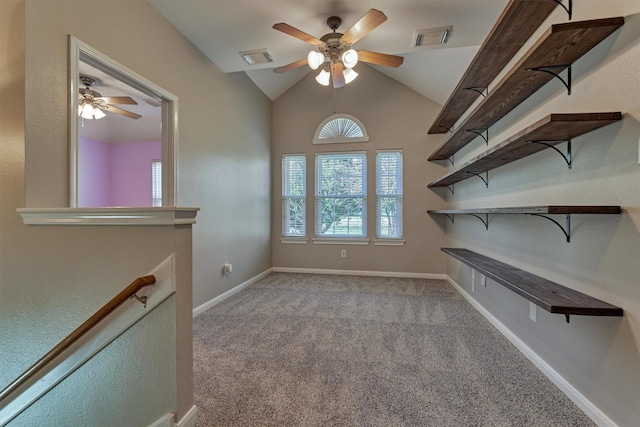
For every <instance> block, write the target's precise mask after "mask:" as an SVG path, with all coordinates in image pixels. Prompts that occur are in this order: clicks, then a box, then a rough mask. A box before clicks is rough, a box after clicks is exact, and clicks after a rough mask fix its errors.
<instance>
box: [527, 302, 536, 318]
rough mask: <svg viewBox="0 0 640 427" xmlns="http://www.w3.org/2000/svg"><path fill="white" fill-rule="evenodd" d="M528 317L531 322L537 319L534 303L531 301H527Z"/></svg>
mask: <svg viewBox="0 0 640 427" xmlns="http://www.w3.org/2000/svg"><path fill="white" fill-rule="evenodd" d="M529 319H531V321H532V322H535V321H536V320H537V312H536V305H535V304H534V303H532V302H531V301H529Z"/></svg>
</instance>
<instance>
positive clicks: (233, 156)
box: [0, 0, 271, 425]
mask: <svg viewBox="0 0 640 427" xmlns="http://www.w3.org/2000/svg"><path fill="white" fill-rule="evenodd" d="M81 3H82V4H80V2H73V1H40V0H29V1H26V2H25V1H22V0H9V1H2V2H0V5H1V6H2V13H0V17H1V22H0V29H1V30H0V31H2V39H1V40H2V43H0V48H1V49H2V53H3V55H2V58H3V60H5V58H6V59H7V62H6V63H5V62H3V63H2V73H0V90H1V91H2V98H1V99H2V102H1V103H0V106H1V108H2V114H1V115H0V120H1V123H2V144H1V150H2V156H1V161H2V169H1V170H2V175H1V177H2V180H1V182H0V185H1V194H2V206H1V209H2V211H1V213H2V216H1V217H0V231H1V233H2V234H1V236H2V237H1V239H0V241H1V242H2V243H1V244H2V246H1V247H0V249H1V259H0V263H1V264H0V267H1V268H0V294H1V296H2V297H1V298H0V323H1V324H2V325H3V327H2V328H0V347H1V348H0V365H1V366H2V369H1V370H0V384H1V385H5V384H6V383H8V382H9V381H10V380H12V379H13V378H14V377H15V376H17V375H18V374H19V373H20V372H21V371H22V370H24V369H26V368H27V367H28V366H29V365H30V364H31V363H32V362H33V361H35V360H37V359H38V358H39V357H40V356H41V355H42V354H44V353H45V352H46V351H47V350H49V349H50V348H51V347H52V346H53V345H55V344H56V343H57V342H58V341H59V340H60V339H62V338H63V337H64V336H65V335H66V334H68V333H69V332H70V331H72V330H73V329H74V328H75V327H77V326H78V325H79V324H80V323H82V322H83V321H84V320H86V319H87V318H88V317H89V316H90V315H91V314H93V313H94V312H95V311H96V310H97V309H98V308H100V307H101V306H102V305H103V304H104V303H106V302H107V301H108V300H109V299H110V298H112V297H113V296H114V295H116V294H117V293H118V292H119V291H120V290H121V289H122V288H124V287H125V286H126V285H127V284H128V283H129V282H130V281H131V280H133V279H134V278H135V277H138V276H140V275H143V274H146V273H147V272H148V271H150V270H151V269H152V268H153V267H155V266H156V265H157V264H159V263H160V262H161V261H162V260H164V259H165V258H166V257H167V256H168V255H169V254H171V253H173V252H174V251H178V252H179V256H184V257H185V258H181V259H179V260H178V264H179V270H180V269H181V266H185V265H187V264H190V262H191V253H190V251H189V248H188V246H189V245H190V243H191V237H190V235H188V234H189V233H185V231H186V230H184V229H183V228H182V227H178V230H174V228H173V227H170V226H168V227H156V226H151V227H34V226H30V227H27V226H25V225H23V224H22V220H21V218H20V216H19V215H18V214H17V213H16V209H17V208H22V207H25V206H26V207H64V206H66V203H67V199H68V197H67V191H68V188H67V155H68V150H67V144H68V141H67V98H68V94H67V87H68V81H67V74H68V73H67V36H68V34H72V35H74V36H75V37H77V38H78V39H80V40H82V41H83V42H85V43H87V44H89V45H91V46H92V47H94V48H96V49H97V50H99V51H101V52H102V53H104V54H105V55H107V56H109V57H111V58H113V59H114V60H116V61H118V62H120V63H121V64H123V65H125V66H126V67H128V68H130V69H132V70H134V71H135V72H137V73H138V74H141V75H143V76H144V77H146V78H147V79H149V80H151V81H152V82H154V83H156V84H158V85H159V86H161V87H163V88H165V89H166V90H168V91H170V92H172V93H173V94H175V95H177V96H178V98H179V107H180V116H179V121H180V125H179V154H180V165H179V170H180V173H179V184H178V187H179V188H178V192H179V204H181V205H183V206H184V205H189V206H199V207H201V208H202V210H201V211H200V213H199V215H198V218H197V220H198V223H197V224H196V225H195V228H194V241H193V247H194V248H193V259H194V268H193V270H194V271H193V282H194V291H193V297H192V294H191V292H190V291H189V292H182V293H179V294H177V295H176V297H175V298H170V299H168V300H167V301H166V302H165V303H164V304H163V306H161V307H158V309H157V310H158V313H152V315H151V316H150V317H148V318H146V319H144V320H143V321H142V322H140V323H139V324H137V325H136V326H135V327H134V328H133V329H131V330H130V331H128V332H127V333H126V334H125V335H123V336H122V337H120V338H119V339H118V341H117V342H115V343H114V345H113V346H111V347H110V348H108V349H106V350H104V351H103V352H102V353H101V355H100V356H99V357H98V358H97V359H95V361H90V362H89V363H87V364H86V365H85V366H84V367H83V368H81V369H80V370H79V371H78V372H76V373H75V374H74V375H73V376H72V377H71V378H69V380H68V384H65V385H63V386H61V387H62V388H60V392H56V393H55V395H51V396H52V397H46V398H44V399H42V400H41V401H40V402H38V403H37V404H36V405H37V406H36V407H34V408H33V409H32V410H29V411H27V412H25V413H24V414H23V415H21V416H20V418H18V419H16V421H15V424H16V425H47V422H51V421H47V417H48V416H52V415H56V414H62V413H64V415H65V416H69V417H71V419H77V420H79V421H78V422H79V423H80V424H84V425H87V424H92V425H99V423H100V422H104V423H105V424H104V425H145V424H149V423H151V422H152V421H154V420H155V419H157V418H158V417H159V416H161V415H163V414H165V413H167V412H175V411H178V412H179V413H180V414H181V415H184V413H185V411H186V410H187V409H189V408H190V406H191V404H192V400H191V399H192V396H191V393H190V392H186V393H183V394H181V395H177V394H179V393H180V390H183V391H184V390H185V389H186V390H188V391H190V388H189V387H190V384H191V381H192V380H191V371H190V366H186V365H181V361H184V360H185V359H184V357H181V356H186V355H190V354H191V345H190V344H191V341H190V337H191V330H190V325H191V323H190V322H191V309H192V307H193V306H194V304H195V305H199V304H201V303H203V302H206V301H208V300H209V299H211V298H213V297H214V296H216V295H219V294H220V293H222V292H224V291H225V290H227V289H230V288H232V287H233V286H236V285H237V284H239V283H242V282H244V281H245V280H247V279H249V278H251V277H253V276H255V275H256V274H258V273H261V272H263V271H265V270H266V269H268V268H269V267H270V266H271V252H270V245H271V236H270V172H269V168H270V157H269V149H270V147H269V144H270V119H271V102H270V101H269V99H268V98H267V97H266V96H265V95H263V94H262V93H261V92H260V91H259V90H258V89H257V88H256V87H255V86H254V85H253V83H252V82H251V80H250V79H249V78H247V77H246V76H245V75H244V74H232V75H225V74H223V73H222V72H221V71H220V70H219V69H218V68H217V67H216V66H215V65H213V64H212V63H211V62H210V61H209V60H208V59H206V58H205V57H204V56H203V55H202V54H201V52H200V51H198V50H197V49H196V48H195V47H194V46H193V45H191V44H190V43H189V42H188V41H187V40H186V39H185V38H184V37H183V36H182V35H180V34H179V33H178V32H177V31H176V30H175V28H173V27H172V26H171V25H170V24H168V23H167V22H166V21H165V20H164V18H162V17H161V16H160V15H158V14H157V12H156V11H155V10H154V9H153V8H151V7H150V6H149V5H148V4H147V3H146V2H144V1H117V0H115V1H108V2H102V1H86V2H85V1H83V2H81ZM104 23H108V24H107V25H106V27H105V24H104ZM22 40H24V43H23V42H22ZM5 52H6V54H5ZM25 100H26V101H25ZM221 224H222V225H221ZM187 258H188V259H187ZM227 261H229V262H233V263H234V273H233V274H232V275H231V277H230V278H229V279H225V278H224V277H223V275H222V274H221V272H220V270H221V268H222V265H223V263H224V262H227ZM179 275H180V276H181V277H179V278H178V280H180V281H182V282H185V283H186V282H190V280H191V274H190V269H189V271H188V272H187V271H184V270H182V271H181V272H179ZM185 298H187V300H186V301H185ZM185 304H186V305H185ZM185 306H186V308H187V310H186V313H187V314H186V316H185V310H184V308H185ZM185 325H186V327H185ZM158 337H166V339H165V340H159V341H158V340H157V338H158ZM187 338H188V339H187ZM122 357H125V358H129V359H131V360H134V361H135V363H132V364H130V365H126V366H124V365H119V366H118V367H117V369H114V365H115V364H116V361H117V360H122ZM145 367H147V368H149V369H151V370H152V371H153V375H147V374H146V373H145V372H144V371H145V369H146V368H145ZM176 377H177V378H176ZM181 382H182V383H183V384H182V385H181ZM96 384H99V385H100V386H99V387H97V386H96ZM87 387H89V388H90V389H91V396H90V397H88V398H87V399H85V400H83V403H79V404H77V405H75V406H74V407H72V406H73V405H70V403H71V402H74V403H75V401H76V400H82V398H84V397H85V396H86V395H87V394H88V391H87ZM113 390H119V391H122V392H121V393H113ZM62 395H63V396H64V399H60V398H59V397H60V396H62ZM140 396H147V397H148V398H144V399H141V398H140ZM98 402H100V405H102V406H100V407H95V406H94V405H95V404H97V403H98ZM115 408H119V410H115ZM133 408H139V410H134V409H133ZM89 409H91V410H89ZM109 412H110V416H111V418H106V417H103V415H104V414H107V413H109ZM92 416H95V417H96V418H100V419H101V420H100V421H96V420H95V419H91V418H90V417H92ZM74 417H77V418H74ZM87 417H89V418H87ZM83 420H84V421H87V420H91V421H90V422H89V421H87V422H84V421H83ZM55 422H56V423H57V421H55Z"/></svg>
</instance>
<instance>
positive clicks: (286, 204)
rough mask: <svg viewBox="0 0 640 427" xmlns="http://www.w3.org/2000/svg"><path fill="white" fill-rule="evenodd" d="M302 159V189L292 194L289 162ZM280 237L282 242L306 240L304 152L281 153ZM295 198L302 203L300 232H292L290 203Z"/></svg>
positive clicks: (305, 164) (305, 156) (305, 161)
mask: <svg viewBox="0 0 640 427" xmlns="http://www.w3.org/2000/svg"><path fill="white" fill-rule="evenodd" d="M294 161H297V162H300V161H302V163H301V164H302V191H301V192H300V194H292V193H293V191H292V188H291V185H290V181H291V180H290V176H289V173H290V171H291V169H290V167H291V162H294ZM281 182H282V238H281V239H280V240H281V242H283V243H306V242H307V239H306V237H307V155H306V154H305V153H295V154H283V155H282V181H281ZM294 200H297V201H298V202H301V203H302V213H301V219H302V232H301V233H292V232H291V231H290V230H291V217H290V215H289V213H290V205H291V203H292V201H294Z"/></svg>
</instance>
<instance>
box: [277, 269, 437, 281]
mask: <svg viewBox="0 0 640 427" xmlns="http://www.w3.org/2000/svg"><path fill="white" fill-rule="evenodd" d="M272 270H273V272H274V273H306V274H339V275H343V276H373V277H406V278H410V279H436V280H446V279H447V275H446V274H434V273H411V272H408V273H407V272H400V271H368V270H331V269H324V268H292V267H273V268H272Z"/></svg>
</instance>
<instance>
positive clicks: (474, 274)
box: [471, 270, 476, 292]
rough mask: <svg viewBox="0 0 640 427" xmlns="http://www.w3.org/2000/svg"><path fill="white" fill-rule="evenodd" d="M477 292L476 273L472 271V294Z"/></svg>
mask: <svg viewBox="0 0 640 427" xmlns="http://www.w3.org/2000/svg"><path fill="white" fill-rule="evenodd" d="M475 291H476V271H475V270H471V292H475Z"/></svg>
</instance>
